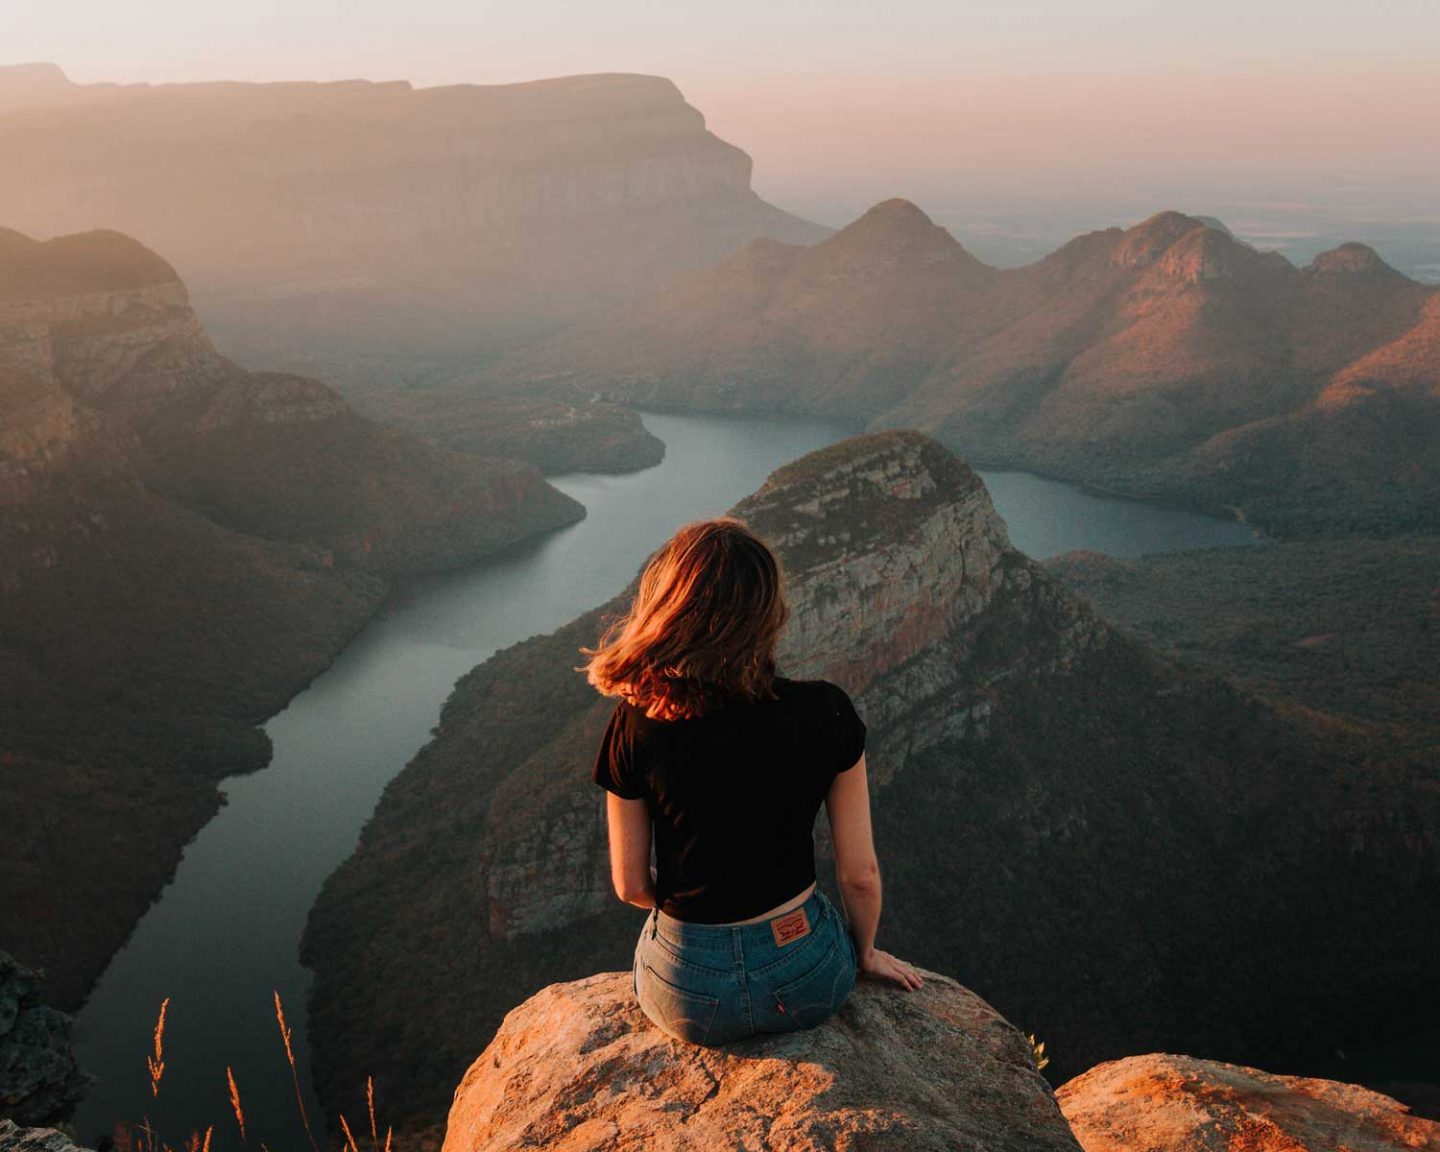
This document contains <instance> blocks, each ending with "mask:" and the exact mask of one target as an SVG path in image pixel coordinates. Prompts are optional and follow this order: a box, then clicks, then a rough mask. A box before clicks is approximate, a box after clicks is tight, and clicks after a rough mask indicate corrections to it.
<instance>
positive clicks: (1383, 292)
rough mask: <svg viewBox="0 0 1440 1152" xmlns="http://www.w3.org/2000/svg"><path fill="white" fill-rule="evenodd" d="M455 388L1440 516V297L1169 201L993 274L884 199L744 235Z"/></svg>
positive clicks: (917, 215) (1355, 514) (1381, 268)
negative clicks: (1251, 234)
mask: <svg viewBox="0 0 1440 1152" xmlns="http://www.w3.org/2000/svg"><path fill="white" fill-rule="evenodd" d="M448 387H449V389H450V390H451V391H454V392H458V391H460V390H461V387H462V386H461V385H459V384H451V385H449V386H448ZM468 387H469V388H470V389H471V390H472V391H474V392H478V393H480V394H483V395H487V396H489V395H526V396H535V395H546V396H552V397H567V396H570V397H573V396H594V395H599V396H603V397H605V398H608V399H612V400H619V401H622V402H625V403H632V404H639V405H642V406H651V407H657V408H675V409H684V410H696V409H702V410H718V411H737V412H738V411H743V412H782V413H809V414H815V415H822V416H826V417H831V418H839V419H846V420H850V421H853V422H855V424H856V425H857V426H859V427H867V428H870V429H872V430H874V429H881V428H887V427H913V428H918V429H920V430H922V431H925V432H928V433H931V434H933V435H935V436H936V437H937V438H939V439H940V440H941V441H942V442H943V443H945V444H946V445H947V446H948V447H950V448H951V449H953V450H955V451H957V452H960V453H961V454H962V455H963V456H965V457H966V459H968V460H970V461H972V462H973V463H974V464H976V466H979V467H989V468H1019V469H1025V470H1030V471H1035V472H1040V473H1042V474H1048V475H1055V476H1059V477H1062V478H1066V479H1071V480H1076V481H1081V482H1084V483H1087V484H1091V485H1095V486H1097V487H1100V488H1104V489H1107V490H1114V491H1119V492H1123V493H1125V494H1128V495H1132V496H1138V497H1144V498H1150V499H1158V500H1163V501H1176V502H1180V503H1184V504H1187V505H1189V506H1193V507H1200V508H1205V509H1210V510H1214V511H1217V512H1220V511H1224V510H1227V509H1228V510H1233V511H1235V512H1237V513H1238V514H1239V515H1241V516H1243V517H1244V518H1245V519H1246V520H1247V521H1248V522H1250V523H1253V524H1255V525H1257V526H1259V527H1261V528H1263V529H1265V530H1266V531H1267V532H1270V533H1271V534H1275V535H1287V536H1323V535H1351V536H1356V535H1371V536H1376V535H1394V534H1401V533H1407V532H1417V531H1432V532H1433V531H1434V529H1435V527H1436V525H1437V524H1440V520H1437V516H1440V511H1437V510H1440V290H1437V289H1436V288H1434V287H1433V286H1426V285H1422V284H1419V283H1416V282H1415V281H1412V280H1409V279H1407V278H1406V277H1405V276H1403V275H1401V274H1400V273H1398V272H1396V271H1395V270H1394V269H1392V268H1390V267H1389V266H1387V265H1386V264H1385V263H1384V261H1383V260H1381V259H1380V257H1379V256H1378V255H1376V253H1375V252H1374V251H1373V250H1371V249H1369V248H1366V247H1365V246H1364V245H1361V244H1345V245H1342V246H1341V247H1339V248H1336V249H1334V250H1333V251H1330V252H1327V253H1323V254H1321V255H1320V256H1318V257H1316V259H1315V260H1314V261H1313V262H1312V263H1310V264H1309V265H1307V266H1306V267H1304V268H1297V267H1295V266H1294V265H1292V264H1290V263H1289V261H1287V260H1286V259H1285V258H1284V257H1283V256H1281V255H1279V254H1277V253H1274V252H1261V251H1258V250H1257V249H1254V248H1252V247H1250V246H1249V245H1247V244H1245V243H1243V242H1241V241H1239V240H1237V239H1236V238H1235V237H1234V236H1233V235H1231V234H1230V233H1229V232H1228V231H1227V230H1226V229H1225V227H1224V225H1223V224H1220V223H1219V222H1218V221H1213V220H1206V219H1200V218H1197V217H1192V216H1185V215H1182V214H1181V213H1177V212H1162V213H1160V214H1158V215H1156V216H1154V217H1152V218H1151V219H1149V220H1146V221H1144V222H1143V223H1141V224H1138V225H1136V226H1134V227H1132V228H1128V229H1124V230H1122V229H1120V228H1109V229H1106V230H1103V231H1099V232H1093V233H1089V234H1087V235H1083V236H1080V237H1077V238H1076V239H1074V240H1072V241H1071V242H1070V243H1068V244H1066V245H1064V246H1063V247H1062V248H1060V249H1059V250H1057V251H1056V252H1054V253H1052V254H1051V255H1049V256H1047V257H1045V258H1044V259H1043V260H1041V261H1039V262H1038V263H1036V264H1033V265H1030V266H1027V267H1023V268H1016V269H995V268H990V267H988V266H986V265H984V264H982V263H981V262H980V261H979V260H977V259H976V258H975V257H973V256H972V255H971V254H970V253H968V252H967V251H966V250H965V249H964V248H963V247H962V246H961V245H960V244H959V243H958V242H957V241H956V240H955V239H954V238H953V237H952V236H951V235H950V234H949V233H948V232H947V231H945V230H944V229H943V228H940V227H938V226H937V225H935V224H934V223H933V222H932V221H931V220H930V219H929V218H928V217H927V216H926V215H925V214H924V213H923V212H922V211H921V210H920V209H919V208H917V207H916V206H915V205H913V204H910V203H909V202H907V201H903V200H891V201H886V202H884V203H882V204H879V205H876V206H875V207H874V208H872V209H870V210H869V211H868V212H866V213H865V214H864V215H863V216H861V217H860V218H859V219H857V220H856V221H855V222H853V223H852V224H850V225H849V226H848V227H846V228H844V229H843V230H841V231H840V232H838V233H836V234H835V235H833V236H831V237H829V238H827V239H825V240H822V241H820V242H818V243H815V244H812V245H809V246H804V245H796V244H787V243H781V242H777V241H774V240H765V239H762V240H757V241H755V242H754V243H752V244H751V245H750V246H749V247H747V248H746V249H744V250H743V251H742V252H740V253H738V254H737V255H735V256H733V257H732V258H730V259H729V260H727V261H725V262H724V263H723V264H721V265H720V266H718V267H716V268H714V269H709V270H705V271H701V272H697V273H693V274H690V275H688V276H684V277H681V278H680V279H679V280H677V282H676V283H675V284H673V285H672V286H671V287H670V288H669V289H668V290H666V291H665V292H664V293H661V294H657V295H655V296H653V297H652V298H650V299H649V300H645V301H642V302H640V303H637V304H626V305H621V306H618V307H617V309H616V310H615V311H614V312H613V313H612V314H611V315H608V316H606V317H605V318H604V319H603V320H597V321H594V322H591V323H588V324H586V323H581V324H577V325H575V326H574V327H572V328H570V329H567V330H566V331H564V332H561V333H559V334H557V335H554V336H552V337H549V338H546V339H544V340H540V341H538V342H537V343H536V344H535V345H534V346H531V347H528V348H525V349H523V350H519V351H515V352H513V353H512V354H510V355H508V356H502V357H499V358H498V359H497V360H496V361H495V362H494V363H492V364H491V365H488V366H487V367H486V368H485V369H484V371H482V372H480V373H478V374H476V375H475V376H474V377H473V378H472V379H471V380H470V382H469V384H468Z"/></svg>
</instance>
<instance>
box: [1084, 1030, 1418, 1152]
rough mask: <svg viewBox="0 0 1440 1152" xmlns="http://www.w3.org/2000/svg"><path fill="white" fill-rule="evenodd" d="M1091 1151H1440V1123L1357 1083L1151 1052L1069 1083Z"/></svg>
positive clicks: (1097, 1070)
mask: <svg viewBox="0 0 1440 1152" xmlns="http://www.w3.org/2000/svg"><path fill="white" fill-rule="evenodd" d="M1058 1096H1059V1100H1060V1107H1061V1109H1062V1110H1063V1111H1064V1113H1065V1118H1066V1119H1067V1120H1069V1121H1070V1125H1071V1127H1072V1128H1073V1129H1074V1131H1075V1135H1076V1137H1078V1139H1079V1140H1080V1143H1081V1144H1082V1145H1083V1146H1084V1148H1085V1152H1131V1150H1132V1149H1145V1150H1146V1152H1340V1150H1342V1149H1343V1150H1344V1152H1394V1150H1397V1149H1408V1150H1411V1152H1422V1150H1423V1152H1440V1123H1436V1122H1435V1121H1433V1120H1424V1119H1421V1118H1420V1117H1418V1116H1412V1115H1411V1114H1410V1112H1409V1110H1408V1109H1407V1108H1406V1107H1405V1105H1403V1104H1401V1103H1400V1102H1399V1101H1397V1100H1392V1099H1391V1098H1390V1097H1389V1096H1382V1095H1381V1094H1380V1093H1378V1092H1372V1091H1370V1090H1369V1089H1368V1088H1361V1087H1358V1086H1357V1085H1354V1084H1339V1083H1336V1082H1335V1081H1333V1080H1311V1079H1306V1078H1303V1077H1299V1076H1275V1075H1272V1074H1270V1073H1268V1072H1261V1071H1258V1070H1257V1069H1255V1068H1242V1067H1240V1066H1239V1065H1236V1064H1222V1063H1219V1062H1218V1061H1213V1060H1198V1059H1196V1058H1195V1057H1193V1056H1170V1055H1164V1054H1152V1055H1148V1056H1132V1057H1130V1058H1128V1059H1125V1060H1114V1061H1111V1062H1110V1063H1108V1064H1101V1065H1099V1066H1098V1067H1095V1068H1092V1069H1090V1071H1088V1072H1086V1073H1085V1074H1084V1075H1082V1076H1077V1077H1076V1078H1075V1079H1074V1080H1071V1081H1069V1082H1068V1083H1067V1084H1065V1085H1064V1086H1063V1087H1062V1088H1061V1089H1060V1091H1059V1093H1058Z"/></svg>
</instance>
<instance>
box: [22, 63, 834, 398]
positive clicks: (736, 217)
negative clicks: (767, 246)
mask: <svg viewBox="0 0 1440 1152" xmlns="http://www.w3.org/2000/svg"><path fill="white" fill-rule="evenodd" d="M4 71H5V70H0V141H3V142H4V149H5V155H6V157H7V164H6V168H5V171H4V172H3V173H0V219H3V220H7V221H9V222H10V223H12V224H13V225H15V226H17V227H20V228H22V229H23V230H26V231H29V232H34V233H40V234H53V233H58V232H66V231H72V230H74V229H77V228H85V227H90V226H92V224H93V223H94V222H95V221H97V220H98V221H102V222H104V223H105V224H107V225H108V226H111V227H115V228H118V229H120V230H123V231H125V232H128V233H131V234H133V235H135V236H137V237H139V238H140V239H142V240H144V241H145V242H146V243H147V244H150V245H152V246H154V247H156V248H158V249H160V250H161V251H164V252H165V253H166V254H167V255H168V256H169V257H170V258H171V259H173V260H174V261H175V262H176V264H177V266H178V267H179V268H180V269H181V270H182V272H183V273H184V275H185V278H186V280H187V281H188V282H189V283H190V284H191V285H192V287H194V288H195V289H196V291H197V294H198V297H197V298H198V299H199V300H200V301H201V310H202V312H203V313H204V315H205V316H206V319H207V322H208V323H209V324H210V325H211V326H212V327H213V328H214V329H215V330H216V331H217V333H218V334H219V336H220V338H221V342H222V344H223V345H224V346H225V347H227V348H228V349H230V350H232V351H234V352H235V353H236V354H237V355H240V356H241V357H242V358H244V359H246V360H247V361H255V362H263V363H267V364H269V365H271V366H281V367H287V368H296V369H299V370H303V371H315V370H320V371H323V372H325V374H326V375H327V376H332V377H335V373H334V372H333V371H332V370H333V369H335V368H337V367H338V368H341V369H343V370H344V371H343V372H341V373H340V374H339V375H338V378H339V379H341V380H342V382H344V381H363V382H365V383H368V384H370V385H373V386H376V387H381V386H384V385H387V384H393V381H388V380H387V376H388V375H391V374H392V373H393V371H394V370H395V369H397V368H402V366H404V365H405V364H406V362H407V360H416V361H420V362H424V361H431V360H437V361H441V362H451V363H463V362H464V361H465V360H466V359H467V358H468V357H471V356H473V354H474V353H475V352H476V350H477V349H480V348H483V347H484V345H485V344H487V343H488V342H492V341H493V340H494V339H495V338H496V337H497V336H500V335H506V334H509V335H513V334H514V333H515V332H516V331H521V330H528V329H530V328H533V327H535V326H536V325H542V326H543V325H547V324H554V323H555V322H557V321H559V320H563V319H567V318H571V317H573V316H575V315H578V314H582V313H585V312H589V311H593V310H594V309H595V307H596V305H597V303H602V302H605V303H608V302H613V301H614V300H616V299H618V298H623V297H625V296H627V295H629V294H631V293H634V292H637V291H648V290H653V289H655V288H658V287H659V286H660V284H662V283H663V282H664V281H665V280H666V279H668V278H669V277H670V276H671V275H673V274H674V273H675V272H677V271H680V270H682V269H688V268H696V267H701V266H703V265H706V264H709V263H713V262H715V261H717V260H720V259H723V258H724V257H725V256H727V255H729V254H730V253H732V252H734V251H735V250H737V249H738V248H740V247H742V246H743V245H744V244H745V243H747V242H748V241H750V240H752V239H754V238H755V237H757V236H773V237H776V238H778V239H786V240H800V241H808V240H812V239H815V238H817V237H819V236H820V235H823V233H824V230H823V229H819V228H817V227H816V226H814V225H810V224H807V223H806V222H804V221H802V220H799V219H797V218H795V217H793V216H790V215H788V214H786V213H784V212H782V211H780V210H779V209H776V208H774V207H772V206H770V205H769V204H766V203H765V202H764V201H762V200H761V199H760V198H759V197H758V196H756V195H755V193H754V192H753V191H751V188H750V169H751V162H750V158H749V157H748V156H747V155H745V153H744V152H742V151H740V150H739V149H738V148H735V147H733V146H731V145H729V144H727V143H725V142H724V141H722V140H720V139H718V138H717V137H715V136H714V135H713V134H712V133H710V132H708V131H707V130H706V128H705V121H704V117H703V116H702V115H701V114H700V113H699V112H698V111H697V110H696V109H694V108H693V107H691V106H690V105H689V104H687V103H686V102H685V100H684V98H683V97H682V96H681V94H680V92H679V91H678V90H677V89H676V88H675V86H674V85H673V84H672V83H670V82H669V81H668V80H664V79H661V78H659V77H651V76H633V75H595V76H574V77H568V78H563V79H556V80H547V81H541V82H536V83H529V84H513V85H501V86H493V87H486V86H477V85H455V86H452V87H444V88H429V89H415V88H413V87H411V85H410V84H408V83H405V82H403V81H402V82H395V83H380V84H372V83H368V82H360V81H350V82H343V83H333V84H310V83H285V84H233V83H224V84H168V85H161V86H153V87H152V86H150V85H145V84H137V85H125V86H117V85H104V84H99V85H72V84H69V83H68V82H67V81H65V80H64V79H63V77H56V76H54V75H50V76H49V77H48V83H45V84H39V83H37V82H35V78H34V77H32V78H31V82H30V83H28V84H26V85H23V86H22V85H21V84H20V83H19V82H18V80H17V82H16V83H15V84H14V85H11V86H7V85H5V84H4V83H3V79H4ZM47 93H48V96H47V95H46V94H47ZM377 360H378V363H377ZM402 370H403V368H402Z"/></svg>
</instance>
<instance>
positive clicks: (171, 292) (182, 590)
mask: <svg viewBox="0 0 1440 1152" xmlns="http://www.w3.org/2000/svg"><path fill="white" fill-rule="evenodd" d="M582 514H583V509H581V508H580V506H579V505H578V504H576V503H575V502H574V501H572V500H570V499H569V498H568V497H566V496H564V495H562V494H561V493H560V492H558V491H556V490H555V489H553V488H551V487H550V486H549V485H548V484H546V483H545V482H544V481H543V480H542V479H541V478H540V476H539V473H538V472H537V470H536V469H534V468H533V467H531V466H529V465H525V464H521V463H518V462H515V461H510V460H503V459H480V458H476V457H469V456H462V455H459V454H456V453H451V452H446V451H444V450H442V449H439V448H436V447H433V446H431V445H428V444H425V443H423V442H421V441H418V440H414V439H412V438H411V437H409V436H407V435H404V434H401V433H397V432H394V431H390V430H387V429H383V428H380V427H378V426H376V425H373V424H371V423H369V422H368V421H366V420H363V419H361V418H360V417H358V416H356V415H355V413H354V412H353V411H351V410H350V408H349V407H348V405H346V404H345V402H344V401H343V400H341V399H340V397H339V396H337V395H336V394H335V393H334V392H333V391H331V390H330V389H329V388H327V387H326V386H325V385H324V384H321V383H320V382H319V381H316V380H309V379H304V378H301V377H293V376H285V375H281V374H276V373H260V374H252V373H248V372H245V371H244V370H243V369H241V368H239V367H238V366H236V365H235V364H234V363H232V362H231V361H229V360H227V359H225V358H224V357H223V356H221V355H219V354H218V353H217V352H216V350H215V348H214V346H213V345H212V344H211V343H210V340H209V338H208V336H207V335H206V333H205V331H204V329H203V328H202V326H201V325H200V322H199V320H198V318H197V317H196V316H195V313H194V312H193V310H192V309H191V308H190V305H189V300H188V294H187V292H186V289H185V286H184V284H182V283H181V281H180V280H179V278H178V277H177V276H176V274H175V272H174V270H173V269H172V268H171V267H170V265H169V264H168V263H167V262H166V261H165V260H163V259H161V258H160V257H159V256H157V255H156V254H155V253H154V252H152V251H150V250H149V249H147V248H145V247H144V246H142V245H140V244H138V243H137V242H136V241H134V240H132V239H130V238H129V237H126V236H123V235H120V234H118V233H115V232H109V231H99V232H91V233H85V234H80V235H75V236H67V237H62V238H58V239H55V240H50V241H45V242H41V241H36V240H32V239H30V238H29V237H26V236H24V235H22V234H20V233H18V232H15V231H11V230H0V808H3V810H4V811H5V812H6V813H7V814H23V816H22V815H16V816H15V818H14V819H12V820H7V827H6V833H5V835H4V836H3V837H0V863H3V868H0V875H3V880H0V910H3V911H0V943H3V945H4V947H5V948H6V949H7V950H10V951H13V952H14V953H15V954H16V956H17V957H19V958H20V959H22V960H23V961H26V962H28V963H31V964H35V965H43V966H44V967H45V968H47V969H48V970H49V972H50V977H51V984H50V987H51V988H52V989H53V992H54V995H55V996H56V998H57V999H58V1000H59V1001H60V1002H61V1003H62V1004H66V1005H73V1004H74V1003H76V1002H77V1000H78V999H79V997H80V996H81V995H82V994H83V992H84V991H85V989H86V988H87V987H88V985H89V983H90V981H92V980H93V979H94V978H95V976H96V975H98V972H99V970H100V968H101V967H102V966H103V964H104V962H105V960H106V959H107V958H108V956H109V955H110V953H111V952H112V951H113V950H114V948H115V947H117V946H118V945H119V944H120V942H121V941H123V940H124V938H125V936H126V935H127V934H128V932H129V930H130V927H131V925H132V924H133V921H134V918H135V917H136V916H138V915H139V913H140V912H141V911H143V909H144V908H145V907H146V906H147V905H148V903H149V902H150V900H151V899H152V898H153V895H154V892H155V891H157V890H158V888H159V886H160V884H161V883H163V881H164V879H165V877H166V875H167V874H168V872H169V870H170V868H172V867H173V866H174V863H175V861H176V859H177V858H178V854H179V849H180V846H181V845H182V844H184V843H185V842H186V841H187V840H188V839H189V838H190V836H191V835H193V833H194V831H195V830H196V829H197V828H198V827H199V825H200V824H201V823H203V821H204V820H205V819H206V818H207V817H208V816H209V815H210V814H211V813H212V812H213V810H214V808H215V806H216V805H217V804H218V801H219V798H218V796H217V794H216V792H215V790H214V782H215V781H216V780H217V779H219V778H220V777H221V776H223V775H226V774H229V773H230V772H234V771H242V770H245V769H247V768H253V767H257V766H259V765H261V764H263V763H264V761H265V758H266V755H267V748H266V742H265V738H264V735H263V733H261V732H260V731H259V730H258V729H257V728H255V727H254V725H255V724H257V723H258V722H259V721H261V720H262V719H264V718H265V717H266V716H267V715H268V714H269V713H271V712H273V711H274V710H276V709H277V708H279V707H280V706H281V705H283V703H284V702H285V700H287V699H288V698H289V697H290V696H291V695H292V694H293V693H294V692H296V691H297V690H298V689H299V688H301V687H302V686H303V685H304V684H305V683H306V682H308V681H309V680H310V679H311V678H312V677H313V676H314V675H315V674H316V673H317V672H319V671H320V670H321V669H323V668H324V667H325V665H326V664H328V663H329V661H330V660H331V659H333V657H334V656H335V654H336V653H337V652H338V651H339V650H340V649H341V647H343V645H344V643H345V642H346V641H347V640H348V639H349V638H350V636H352V635H353V634H354V632H355V631H356V630H357V629H358V628H359V627H360V626H361V625H362V624H363V623H364V621H365V620H366V619H367V618H368V616H369V615H370V614H371V613H372V612H373V611H374V610H375V608H376V607H377V606H378V604H379V603H380V600H381V599H382V597H383V596H384V594H385V591H386V588H387V585H388V581H389V580H390V579H391V578H392V577H394V576H398V575H401V574H403V573H407V572H416V571H421V570H428V569H435V568H442V567H447V566H451V565H454V564H458V563H461V562H463V561H465V560H468V559H472V558H475V557H478V556H480V555H483V554H485V553H487V552H489V551H492V550H494V549H497V548H500V547H503V546H504V545H506V544H509V543H511V542H513V541H516V540H518V539H520V538H522V537H524V536H526V535H529V534H532V533H534V532H537V531H540V530H543V529H546V528H551V527H556V526H559V525H560V524H563V523H567V522H570V521H573V520H575V519H578V518H579V516H581V515H582ZM77 846H83V847H77ZM77 908H83V909H84V912H85V917H86V921H87V923H86V930H85V931H84V932H77V931H76V920H75V916H76V909H77Z"/></svg>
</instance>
